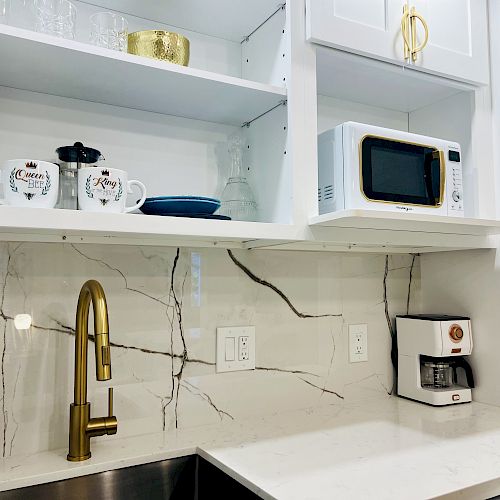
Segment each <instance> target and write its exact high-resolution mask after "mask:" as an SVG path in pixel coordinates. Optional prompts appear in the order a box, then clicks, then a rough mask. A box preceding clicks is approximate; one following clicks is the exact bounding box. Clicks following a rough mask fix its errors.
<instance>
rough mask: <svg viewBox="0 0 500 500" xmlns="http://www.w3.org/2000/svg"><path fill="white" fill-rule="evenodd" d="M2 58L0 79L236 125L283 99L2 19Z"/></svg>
mask: <svg viewBox="0 0 500 500" xmlns="http://www.w3.org/2000/svg"><path fill="white" fill-rule="evenodd" d="M0 64H1V67H2V68H3V70H2V71H0V85H1V86H6V87H13V88H17V89H22V90H30V91H34V92H41V93H44V94H51V95H57V96H62V97H71V98H75V99H82V100H85V101H92V102H98V103H102V104H111V105H115V106H122V107H126V108H133V109H139V110H143V111H152V112H156V113H162V114H168V115H174V116H182V117H185V118H193V119H198V120H203V121H209V122H216V123H223V124H228V125H236V126H237V125H242V124H243V123H245V122H247V121H250V120H251V119H253V118H255V117H257V116H259V115H260V114H262V113H264V112H266V111H268V110H269V109H270V108H272V107H274V106H276V105H278V104H279V103H280V102H282V101H283V100H284V99H286V89H285V88H283V87H277V86H273V85H267V84H261V83H257V82H252V81H249V80H243V79H241V78H235V77H231V76H226V75H221V74H217V73H212V72H209V71H204V70H198V69H194V68H188V67H184V66H179V65H176V64H170V63H167V62H164V61H157V60H154V59H148V58H144V57H138V56H134V55H131V54H125V53H121V52H117V51H113V50H109V49H104V48H101V47H95V46H93V45H89V44H85V43H80V42H75V41H72V40H64V39H61V38H56V37H52V36H48V35H44V34H41V33H36V32H32V31H28V30H23V29H20V28H15V27H12V26H7V25H2V24H0ZM6 68H8V71H6V70H5V69H6Z"/></svg>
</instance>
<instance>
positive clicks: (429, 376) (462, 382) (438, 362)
mask: <svg viewBox="0 0 500 500" xmlns="http://www.w3.org/2000/svg"><path fill="white" fill-rule="evenodd" d="M459 369H462V370H463V375H464V376H463V377H462V376H459V372H458V370H459ZM420 381H421V384H422V387H425V388H428V389H449V388H451V387H453V386H456V385H458V386H462V387H470V388H473V387H474V376H473V374H472V369H471V366H470V365H469V363H468V362H467V361H466V360H465V359H464V357H463V356H456V357H444V358H433V357H430V356H421V357H420Z"/></svg>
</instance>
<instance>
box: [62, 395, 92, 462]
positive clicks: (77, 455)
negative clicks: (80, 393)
mask: <svg viewBox="0 0 500 500" xmlns="http://www.w3.org/2000/svg"><path fill="white" fill-rule="evenodd" d="M89 420H90V403H85V404H83V405H75V404H74V403H71V405H70V409H69V453H68V456H67V457H66V458H67V459H68V460H69V461H70V462H80V461H81V460H87V459H88V458H90V437H89V436H88V435H87V432H86V429H87V424H88V422H89Z"/></svg>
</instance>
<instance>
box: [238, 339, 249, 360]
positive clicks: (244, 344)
mask: <svg viewBox="0 0 500 500" xmlns="http://www.w3.org/2000/svg"><path fill="white" fill-rule="evenodd" d="M249 356H250V354H249V352H248V336H247V335H242V336H240V337H238V359H239V360H240V361H248V358H249Z"/></svg>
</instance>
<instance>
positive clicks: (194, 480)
mask: <svg viewBox="0 0 500 500" xmlns="http://www.w3.org/2000/svg"><path fill="white" fill-rule="evenodd" d="M214 498H217V499H218V500H225V499H227V500H229V499H231V500H235V499H237V500H247V499H255V498H260V497H259V496H257V495H256V494H255V493H253V492H252V491H250V490H249V489H247V488H246V487H245V486H243V485H241V484H240V483H238V482H237V481H235V480H234V479H233V478H231V477H229V476H228V475H227V474H225V473H224V472H222V471H221V470H220V469H218V468H217V467H215V466H213V465H212V464H211V463H209V462H207V461H206V460H204V459H203V458H201V457H199V456H197V455H192V456H189V457H182V458H173V459H170V460H163V461H161V462H154V463H151V464H145V465H138V466H136V467H127V468H125V469H117V470H112V471H108V472H101V473H99V474H92V475H89V476H82V477H77V478H74V479H66V480H64V481H57V482H54V483H47V484H41V485H37V486H29V487H27V488H19V489H17V490H11V491H4V492H1V493H0V500H21V499H22V500H27V499H29V500H39V499H43V500H86V499H92V500H136V499H137V500H138V499H146V500H156V499H161V500H191V499H192V500H204V499H207V500H209V499H210V500H213V499H214Z"/></svg>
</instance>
